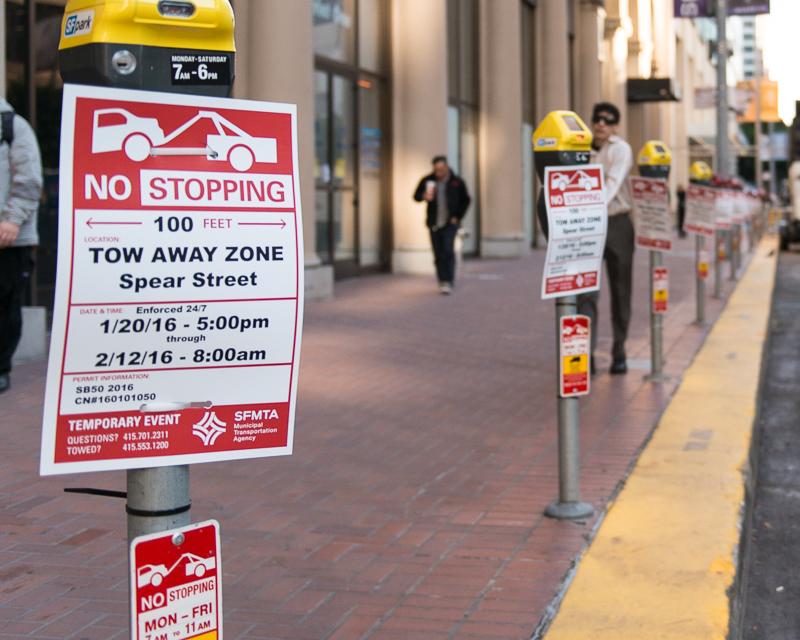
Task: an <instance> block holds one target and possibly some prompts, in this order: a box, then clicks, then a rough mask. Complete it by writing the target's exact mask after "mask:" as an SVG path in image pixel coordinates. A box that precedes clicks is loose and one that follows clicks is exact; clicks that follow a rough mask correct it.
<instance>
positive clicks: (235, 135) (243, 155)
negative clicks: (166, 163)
mask: <svg viewBox="0 0 800 640" xmlns="http://www.w3.org/2000/svg"><path fill="white" fill-rule="evenodd" d="M201 120H210V121H211V123H212V124H213V125H214V128H215V129H216V133H215V134H214V133H212V134H208V135H207V136H206V146H205V147H177V146H176V147H170V146H167V145H169V143H170V142H172V141H173V140H175V139H176V138H177V137H178V136H180V135H181V134H183V133H185V132H186V131H187V130H188V129H190V128H191V127H193V126H194V125H195V124H197V123H198V122H200V121H201ZM110 151H124V152H125V155H126V156H128V158H130V159H131V160H133V161H134V162H142V161H143V160H145V159H147V158H148V157H150V156H187V155H201V156H203V155H204V156H206V158H207V159H209V160H216V161H227V162H228V163H230V165H231V167H233V168H234V169H235V170H236V171H239V172H241V171H247V170H248V169H250V167H252V166H253V164H254V163H256V162H264V163H273V162H277V159H278V151H277V141H276V140H275V138H259V137H256V136H251V135H250V134H249V133H247V132H245V131H243V130H242V129H240V128H239V127H237V126H236V125H235V124H233V123H232V122H231V121H230V120H227V119H226V118H223V117H222V116H221V115H219V114H218V113H217V112H216V111H198V112H197V115H195V116H194V117H193V118H191V119H190V120H188V121H187V122H185V123H184V124H182V125H181V126H180V127H178V128H177V129H175V130H174V131H172V132H171V133H169V134H165V133H164V130H163V129H162V128H161V125H160V124H159V123H158V120H157V119H156V118H142V117H140V116H136V115H134V114H132V113H131V112H129V111H126V110H125V109H117V108H113V109H98V110H96V111H95V112H94V122H93V127H92V153H108V152H110Z"/></svg>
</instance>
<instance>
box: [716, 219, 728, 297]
mask: <svg viewBox="0 0 800 640" xmlns="http://www.w3.org/2000/svg"><path fill="white" fill-rule="evenodd" d="M725 233H726V232H725V231H724V230H722V229H716V230H715V231H714V297H715V298H717V299H719V298H721V297H722V260H720V257H719V247H720V244H722V243H724V242H726V240H725Z"/></svg>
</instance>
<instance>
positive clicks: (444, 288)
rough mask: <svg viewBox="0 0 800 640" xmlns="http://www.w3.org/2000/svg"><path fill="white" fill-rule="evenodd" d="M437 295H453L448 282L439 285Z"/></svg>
mask: <svg viewBox="0 0 800 640" xmlns="http://www.w3.org/2000/svg"><path fill="white" fill-rule="evenodd" d="M439 293H441V294H442V295H443V296H449V295H450V294H451V293H453V287H452V285H451V284H450V283H449V282H442V283H441V284H440V285H439Z"/></svg>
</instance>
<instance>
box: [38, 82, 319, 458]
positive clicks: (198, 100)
mask: <svg viewBox="0 0 800 640" xmlns="http://www.w3.org/2000/svg"><path fill="white" fill-rule="evenodd" d="M298 185H299V180H298V175H297V116H296V109H295V107H294V105H283V104H274V103H265V102H251V101H244V100H224V99H219V98H207V97H201V96H190V95H173V94H167V93H154V92H145V91H128V90H120V89H109V88H102V87H88V86H66V87H65V89H64V109H63V122H62V139H61V177H60V205H59V206H60V208H59V243H58V246H59V251H58V279H57V284H56V300H55V310H54V319H53V330H52V341H51V348H50V362H49V369H48V378H47V391H46V397H45V408H44V423H43V436H42V457H41V472H42V473H43V474H55V473H73V472H82V471H99V470H109V469H128V468H140V467H154V466H163V465H174V464H190V463H197V462H208V461H218V460H230V459H237V458H253V457H259V456H275V455H287V454H290V453H291V452H292V441H293V430H294V415H295V396H296V389H297V368H298V359H299V354H300V336H301V328H302V321H303V263H302V257H303V246H302V237H303V235H302V224H301V209H300V193H299V189H298Z"/></svg>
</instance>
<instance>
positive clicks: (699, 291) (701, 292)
mask: <svg viewBox="0 0 800 640" xmlns="http://www.w3.org/2000/svg"><path fill="white" fill-rule="evenodd" d="M705 245H706V239H705V238H704V237H703V236H701V235H699V234H698V235H696V236H695V237H694V280H695V284H696V286H695V294H696V297H695V300H696V304H695V308H696V310H697V316H696V318H695V324H699V325H702V324H705V323H706V281H705V279H703V278H701V277H700V260H701V257H702V255H703V249H704V248H705Z"/></svg>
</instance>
